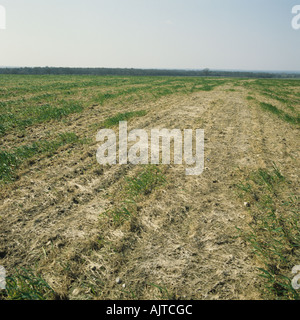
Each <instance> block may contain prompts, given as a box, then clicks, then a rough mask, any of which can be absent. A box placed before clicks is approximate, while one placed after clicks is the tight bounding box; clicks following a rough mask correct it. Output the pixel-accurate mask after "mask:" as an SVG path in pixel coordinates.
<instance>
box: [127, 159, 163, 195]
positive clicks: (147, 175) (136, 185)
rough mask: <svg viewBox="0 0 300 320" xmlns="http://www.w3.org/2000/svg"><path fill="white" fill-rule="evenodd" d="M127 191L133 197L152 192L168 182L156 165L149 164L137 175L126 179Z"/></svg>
mask: <svg viewBox="0 0 300 320" xmlns="http://www.w3.org/2000/svg"><path fill="white" fill-rule="evenodd" d="M126 181H127V184H126V191H127V193H128V195H129V197H130V198H131V199H135V198H137V197H139V196H140V195H147V194H150V193H151V192H152V191H153V190H154V189H155V188H157V187H158V186H160V185H162V184H164V183H165V182H166V179H165V176H164V175H163V174H162V173H161V170H160V169H159V168H158V167H156V166H152V165H150V166H147V167H146V168H145V169H144V170H143V171H142V172H141V173H140V174H139V175H138V176H137V177H134V178H127V179H126Z"/></svg>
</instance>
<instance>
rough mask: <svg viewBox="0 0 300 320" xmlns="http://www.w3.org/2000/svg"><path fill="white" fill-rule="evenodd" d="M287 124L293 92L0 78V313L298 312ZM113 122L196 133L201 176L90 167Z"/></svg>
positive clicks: (282, 87) (299, 104)
mask: <svg viewBox="0 0 300 320" xmlns="http://www.w3.org/2000/svg"><path fill="white" fill-rule="evenodd" d="M299 115H300V80H274V79H272V80H269V79H268V80H265V79H257V80H256V79H229V78H225V79H223V78H197V77H194V78H185V77H125V76H124V77H120V76H111V77H108V76H107V77H106V76H103V77H101V76H17V75H15V76H13V75H7V76H0V265H3V266H4V267H5V268H6V270H7V273H8V275H9V278H8V279H7V290H6V291H2V295H0V299H1V298H2V299H55V298H56V299H57V298H61V299H208V300H211V299H263V298H266V299H299V291H297V290H294V289H293V288H292V286H291V280H292V278H293V276H294V275H293V274H292V268H293V267H294V266H295V265H300V248H299V246H300V229H299V227H300V213H299V150H300V148H299V141H300V139H299V123H300V116H299ZM123 120H127V121H128V127H129V130H131V129H139V128H141V129H146V130H149V131H150V130H151V129H152V128H167V129H173V128H176V129H177V128H180V129H182V130H183V129H188V128H191V129H196V128H199V129H204V130H205V170H204V173H203V174H202V175H201V176H185V170H184V166H176V165H174V164H171V165H159V166H151V165H149V166H142V165H138V166H133V165H131V164H128V165H122V166H120V165H116V166H100V165H99V164H98V163H97V161H96V150H97V142H96V138H95V137H96V134H97V132H98V131H99V130H100V129H102V128H112V129H115V130H117V129H118V123H119V121H123ZM117 278H120V279H121V281H119V282H120V283H117V282H116V279H117Z"/></svg>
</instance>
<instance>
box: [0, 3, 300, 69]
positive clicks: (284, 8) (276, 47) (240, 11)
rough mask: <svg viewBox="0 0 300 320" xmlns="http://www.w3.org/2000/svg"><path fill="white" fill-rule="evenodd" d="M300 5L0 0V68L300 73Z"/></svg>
mask: <svg viewBox="0 0 300 320" xmlns="http://www.w3.org/2000/svg"><path fill="white" fill-rule="evenodd" d="M297 4H298V5H300V0H0V5H2V6H4V7H5V8H6V20H7V23H6V30H0V66H57V67H58V66H64V67H68V66H69V67H121V68H168V69H169V68H174V69H202V68H211V69H243V70H276V71H279V70H286V71H300V29H299V30H294V29H293V28H292V26H291V20H292V18H293V15H292V7H293V6H295V5H297Z"/></svg>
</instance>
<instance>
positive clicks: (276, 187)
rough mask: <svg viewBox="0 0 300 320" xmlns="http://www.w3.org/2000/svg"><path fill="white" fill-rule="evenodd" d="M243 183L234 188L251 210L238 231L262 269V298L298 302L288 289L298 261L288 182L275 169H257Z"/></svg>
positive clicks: (299, 241) (299, 240)
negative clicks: (294, 300) (242, 227)
mask: <svg viewBox="0 0 300 320" xmlns="http://www.w3.org/2000/svg"><path fill="white" fill-rule="evenodd" d="M246 180H247V182H246V183H245V182H244V183H240V184H237V188H238V190H239V195H240V197H242V198H243V199H244V200H246V201H248V202H249V203H250V204H251V206H250V209H249V212H250V214H251V217H252V221H251V223H250V224H249V227H248V229H246V230H241V229H239V228H238V230H239V233H240V236H241V237H242V238H243V239H244V240H245V241H246V242H247V243H249V244H250V246H251V247H252V251H253V253H254V254H255V255H256V257H257V258H258V260H259V263H260V264H262V265H263V266H262V267H261V268H258V270H259V272H260V273H259V276H260V277H261V278H263V279H264V280H265V281H264V284H265V291H264V294H265V295H266V296H267V297H268V298H272V299H273V298H275V299H299V294H298V293H297V292H296V291H295V290H294V289H293V287H292V285H291V279H290V277H289V275H290V274H291V270H292V268H293V267H294V266H295V265H297V262H299V257H300V228H299V227H300V213H299V197H297V196H294V195H290V196H289V197H288V198H287V199H286V193H287V192H288V186H289V184H288V182H287V180H286V179H285V177H283V176H282V174H281V173H280V171H279V169H278V168H277V167H276V166H275V165H273V169H272V170H266V169H259V170H257V171H255V172H252V173H250V174H249V175H248V176H247V178H246Z"/></svg>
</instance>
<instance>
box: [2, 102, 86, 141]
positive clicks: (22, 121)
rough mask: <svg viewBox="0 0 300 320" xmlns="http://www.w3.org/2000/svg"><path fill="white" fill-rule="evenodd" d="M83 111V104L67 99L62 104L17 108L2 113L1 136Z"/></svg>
mask: <svg viewBox="0 0 300 320" xmlns="http://www.w3.org/2000/svg"><path fill="white" fill-rule="evenodd" d="M82 111H83V107H82V106H81V104H79V103H77V102H67V101H60V106H53V105H49V104H44V105H39V106H25V107H24V108H15V110H14V112H6V113H2V114H0V123H1V124H0V136H1V135H4V134H6V133H7V132H9V131H10V130H12V129H14V128H16V129H24V128H26V127H30V126H32V125H35V124H39V123H44V122H48V121H50V120H61V119H63V118H65V117H67V116H68V115H70V114H73V113H80V112H82Z"/></svg>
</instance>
